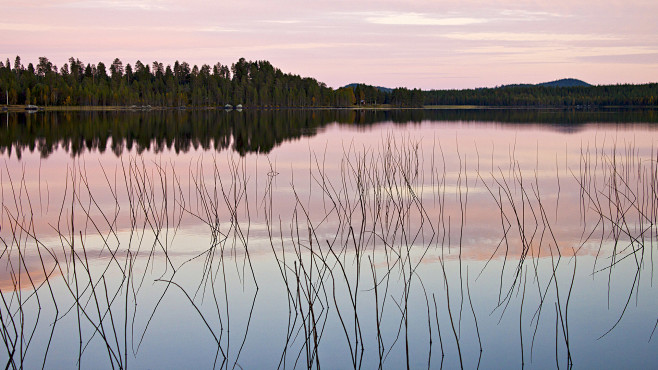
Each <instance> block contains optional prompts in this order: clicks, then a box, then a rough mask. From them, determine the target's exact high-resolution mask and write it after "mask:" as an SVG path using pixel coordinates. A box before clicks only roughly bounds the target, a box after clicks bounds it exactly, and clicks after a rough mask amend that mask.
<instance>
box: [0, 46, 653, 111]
mask: <svg viewBox="0 0 658 370" xmlns="http://www.w3.org/2000/svg"><path fill="white" fill-rule="evenodd" d="M0 99H1V100H0V102H1V103H2V104H4V103H5V102H8V103H9V104H10V105H22V104H25V105H38V106H43V107H49V106H65V107H66V106H81V107H85V106H119V107H131V106H138V107H143V106H151V107H223V106H225V105H226V104H229V105H238V104H241V105H242V106H244V107H245V108H308V107H316V108H317V107H355V106H391V107H425V106H436V105H473V106H493V107H605V106H645V107H646V106H655V105H657V104H658V102H657V100H658V83H648V84H641V85H631V84H624V85H603V86H571V87H560V86H557V87H556V86H547V85H512V86H503V87H496V88H479V89H464V90H429V91H427V90H420V89H408V88H404V87H399V88H395V89H389V88H381V87H375V86H370V85H365V84H350V85H348V86H345V87H341V88H337V89H333V88H331V87H328V86H327V85H326V84H324V83H322V82H318V81H317V80H316V79H314V78H310V77H301V76H299V75H295V74H290V73H284V72H282V71H281V70H280V69H278V68H276V67H274V66H272V64H271V63H269V62H267V61H247V60H245V59H244V58H241V59H240V60H238V61H237V62H235V63H233V64H231V65H230V66H228V65H224V64H221V63H216V64H214V65H212V66H210V65H208V64H203V65H202V66H201V67H199V66H197V65H194V66H190V65H189V64H188V63H187V62H178V61H176V62H175V63H174V65H173V66H171V65H167V66H164V65H163V63H160V62H157V61H155V62H152V63H142V62H141V61H139V60H138V61H137V62H135V63H134V65H131V64H130V63H128V64H125V65H124V63H123V62H122V61H121V60H120V59H119V58H116V59H114V61H113V62H112V63H111V64H109V65H106V64H104V63H103V62H98V63H95V64H94V63H84V62H82V61H80V60H79V59H77V58H73V57H71V58H69V60H68V63H65V64H64V65H62V66H60V67H58V66H56V65H54V64H53V63H52V62H51V61H50V60H49V59H48V58H46V57H40V58H39V61H38V63H37V64H36V65H34V64H33V63H28V64H27V66H25V65H24V63H23V62H22V60H21V58H20V56H17V57H16V58H15V59H14V61H13V62H12V61H10V59H9V58H7V59H6V61H5V62H2V61H0Z"/></svg>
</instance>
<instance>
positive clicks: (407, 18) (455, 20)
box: [365, 12, 488, 26]
mask: <svg viewBox="0 0 658 370" xmlns="http://www.w3.org/2000/svg"><path fill="white" fill-rule="evenodd" d="M365 20H366V22H368V23H372V24H384V25H399V26H467V25H471V24H480V23H486V22H488V20H487V19H484V18H470V17H445V18H443V17H434V16H428V15H427V14H423V13H395V12H379V13H374V14H371V15H369V16H366V17H365Z"/></svg>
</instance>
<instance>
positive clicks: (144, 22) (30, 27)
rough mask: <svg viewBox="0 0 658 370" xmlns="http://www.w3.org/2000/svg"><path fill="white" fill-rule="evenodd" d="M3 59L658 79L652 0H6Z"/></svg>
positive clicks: (396, 77)
mask: <svg viewBox="0 0 658 370" xmlns="http://www.w3.org/2000/svg"><path fill="white" fill-rule="evenodd" d="M0 8H1V9H2V16H0V34H1V35H2V37H1V40H0V58H2V60H4V59H6V58H9V59H10V60H11V61H12V62H13V60H14V58H15V56H16V55H20V56H21V57H22V59H23V61H24V62H25V64H27V63H28V62H33V63H35V62H37V61H38V57H39V56H46V57H48V58H49V59H50V60H51V61H53V62H54V63H55V64H57V65H58V66H61V65H62V64H63V63H65V62H66V61H67V59H68V58H69V57H70V56H74V57H76V58H79V59H80V60H82V61H83V62H85V63H87V62H90V63H97V62H98V61H103V62H105V63H106V64H109V63H110V62H111V61H112V60H113V59H114V58H115V57H118V58H120V59H121V60H122V61H123V62H124V64H125V63H131V64H134V62H135V61H136V60H138V59H139V60H141V61H142V62H144V63H146V62H148V63H151V62H153V61H154V60H157V61H160V62H163V63H164V64H165V65H166V64H173V62H174V61H175V60H180V61H183V60H184V61H187V62H188V63H190V64H192V65H193V64H198V65H201V64H204V63H207V64H211V65H212V64H214V63H216V62H221V63H222V64H229V65H230V64H231V63H233V62H235V61H236V60H237V59H238V58H240V57H244V58H246V59H248V60H263V59H264V60H269V61H270V62H272V64H274V65H275V66H276V67H278V68H280V69H282V70H283V71H284V72H291V73H295V74H300V75H302V76H311V77H315V78H316V79H318V80H319V81H322V82H325V83H327V84H328V85H329V86H332V87H339V86H343V85H345V84H348V83H352V82H364V83H368V84H373V85H382V86H389V87H397V86H406V87H410V88H414V87H418V88H423V89H432V88H436V89H447V88H472V87H483V86H495V85H501V84H510V83H538V82H545V81H550V80H555V79H559V78H565V77H573V78H579V79H582V80H585V81H587V82H589V83H592V84H615V83H646V82H656V81H658V22H656V19H655V15H656V14H658V2H657V1H655V0H640V1H618V0H600V1H591V0H581V1H573V0H555V1H541V2H540V1H505V0H498V1H496V0H494V1H479V0H466V1H429V0H412V1H390V0H378V1H370V0H365V1H343V0H333V1H297V0H279V1H264V0H261V1H255V0H239V1H232V2H228V1H207V0H188V1H173V0H141V1H140V0H48V1H44V0H21V1H15V0H0Z"/></svg>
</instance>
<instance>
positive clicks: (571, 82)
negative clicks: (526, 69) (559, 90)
mask: <svg viewBox="0 0 658 370" xmlns="http://www.w3.org/2000/svg"><path fill="white" fill-rule="evenodd" d="M536 86H549V87H587V86H592V85H590V84H588V83H587V82H585V81H581V80H577V79H575V78H563V79H561V80H556V81H551V82H544V83H540V84H537V85H536Z"/></svg>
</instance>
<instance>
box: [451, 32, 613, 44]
mask: <svg viewBox="0 0 658 370" xmlns="http://www.w3.org/2000/svg"><path fill="white" fill-rule="evenodd" d="M440 37H443V38H448V39H454V40H469V41H533V42H540V41H614V40H621V39H622V38H621V37H618V36H614V35H594V34H577V33H574V34H566V33H522V32H518V33H517V32H453V33H448V34H443V35H440Z"/></svg>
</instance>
